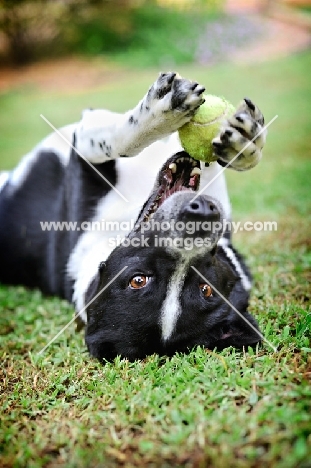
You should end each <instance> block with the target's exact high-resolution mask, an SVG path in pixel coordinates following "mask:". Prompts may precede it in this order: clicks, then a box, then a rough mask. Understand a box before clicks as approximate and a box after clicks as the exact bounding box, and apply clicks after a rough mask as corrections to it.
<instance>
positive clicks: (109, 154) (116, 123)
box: [75, 73, 204, 164]
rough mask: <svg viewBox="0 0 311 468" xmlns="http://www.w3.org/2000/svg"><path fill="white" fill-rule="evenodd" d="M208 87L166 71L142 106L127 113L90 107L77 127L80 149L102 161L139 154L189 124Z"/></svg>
mask: <svg viewBox="0 0 311 468" xmlns="http://www.w3.org/2000/svg"><path fill="white" fill-rule="evenodd" d="M203 92H204V88H203V87H202V86H200V85H198V83H196V82H192V81H189V80H185V79H182V78H180V77H178V76H177V75H176V73H162V74H161V75H160V76H159V78H158V79H157V81H156V82H155V83H154V84H153V85H152V86H151V88H150V89H149V91H148V93H147V94H146V96H145V97H144V98H143V99H142V100H141V101H140V102H139V103H138V105H137V106H136V107H135V108H134V109H133V110H130V111H128V112H126V113H125V114H116V113H113V112H109V111H105V110H87V111H85V112H84V113H83V117H82V120H81V122H80V123H79V124H78V126H77V129H76V141H75V145H76V148H77V150H78V151H79V152H80V153H81V154H82V155H83V156H84V157H85V158H86V159H88V160H89V161H90V162H92V163H95V164H100V163H103V162H105V161H109V160H111V159H116V158H119V157H130V156H136V155H137V154H139V153H140V152H141V151H142V150H143V149H144V148H146V147H147V146H149V145H150V144H151V143H153V142H155V141H157V140H159V139H162V138H164V137H166V136H167V135H170V134H171V133H174V132H175V131H176V130H178V128H180V127H181V126H182V125H184V124H185V123H187V122H188V121H189V120H190V119H191V117H192V116H193V114H194V113H195V111H196V109H198V107H199V106H200V105H201V104H202V103H203V102H204V99H203V98H202V93H203Z"/></svg>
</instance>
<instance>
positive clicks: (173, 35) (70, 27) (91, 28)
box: [0, 0, 224, 66]
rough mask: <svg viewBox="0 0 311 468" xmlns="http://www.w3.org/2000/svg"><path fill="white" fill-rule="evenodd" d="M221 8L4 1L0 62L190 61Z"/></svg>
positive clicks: (195, 3) (107, 0) (171, 0)
mask: <svg viewBox="0 0 311 468" xmlns="http://www.w3.org/2000/svg"><path fill="white" fill-rule="evenodd" d="M223 4H224V0H33V1H31V0H2V1H1V2H0V29H1V37H0V42H1V43H2V47H1V54H2V60H3V61H6V62H11V63H14V64H16V65H21V64H25V63H29V62H31V61H35V60H38V59H40V58H42V57H51V58H53V57H55V56H60V55H67V54H70V53H80V54H84V55H98V54H105V55H111V56H113V57H114V58H115V59H121V60H122V61H124V60H126V59H127V58H128V57H129V56H130V60H131V63H132V64H133V61H134V64H137V65H142V66H148V65H166V62H168V63H172V62H173V63H183V62H187V61H191V60H193V56H194V54H195V49H196V45H197V39H198V36H199V35H200V33H201V31H202V28H203V27H204V25H205V24H206V23H207V22H208V21H213V20H215V19H217V17H218V16H219V15H221V12H222V8H223ZM168 51H169V52H168ZM168 53H169V55H168ZM160 57H161V59H160ZM159 60H161V63H159Z"/></svg>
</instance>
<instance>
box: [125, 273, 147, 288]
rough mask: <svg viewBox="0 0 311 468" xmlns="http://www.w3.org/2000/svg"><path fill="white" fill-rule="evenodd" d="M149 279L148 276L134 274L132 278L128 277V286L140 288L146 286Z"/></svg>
mask: <svg viewBox="0 0 311 468" xmlns="http://www.w3.org/2000/svg"><path fill="white" fill-rule="evenodd" d="M149 280H150V276H145V275H135V276H133V278H132V279H130V282H129V287H130V288H132V289H141V288H143V287H144V286H146V284H147V283H148V281H149Z"/></svg>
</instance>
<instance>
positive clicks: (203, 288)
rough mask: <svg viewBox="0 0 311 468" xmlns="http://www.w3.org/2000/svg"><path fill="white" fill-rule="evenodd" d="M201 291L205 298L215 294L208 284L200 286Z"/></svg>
mask: <svg viewBox="0 0 311 468" xmlns="http://www.w3.org/2000/svg"><path fill="white" fill-rule="evenodd" d="M200 289H201V291H202V293H203V296H204V297H210V296H212V294H213V290H212V288H211V287H210V285H209V284H207V283H201V284H200Z"/></svg>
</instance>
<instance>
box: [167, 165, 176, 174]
mask: <svg viewBox="0 0 311 468" xmlns="http://www.w3.org/2000/svg"><path fill="white" fill-rule="evenodd" d="M168 167H169V169H170V170H171V171H172V173H173V174H175V173H176V171H177V164H175V163H171V164H170V165H169V166H168Z"/></svg>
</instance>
